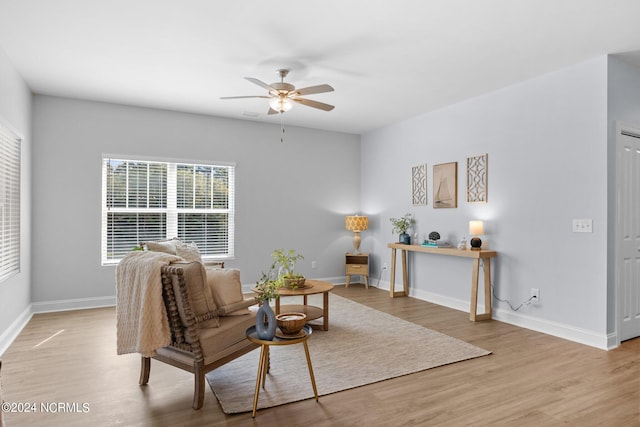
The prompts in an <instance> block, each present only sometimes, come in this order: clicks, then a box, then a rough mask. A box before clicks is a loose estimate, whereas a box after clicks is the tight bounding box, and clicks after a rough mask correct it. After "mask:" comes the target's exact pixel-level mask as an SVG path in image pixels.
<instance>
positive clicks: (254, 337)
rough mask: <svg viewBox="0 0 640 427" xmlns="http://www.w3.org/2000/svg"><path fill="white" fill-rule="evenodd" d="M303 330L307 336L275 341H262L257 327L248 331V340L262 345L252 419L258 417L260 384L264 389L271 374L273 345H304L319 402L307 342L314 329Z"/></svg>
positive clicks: (275, 339) (312, 382) (314, 392)
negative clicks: (270, 359) (270, 350)
mask: <svg viewBox="0 0 640 427" xmlns="http://www.w3.org/2000/svg"><path fill="white" fill-rule="evenodd" d="M303 330H304V331H305V335H304V336H303V337H300V338H293V339H286V338H278V337H274V338H273V340H271V341H268V340H261V339H260V338H258V334H257V333H256V327H255V326H252V327H250V328H249V329H247V339H248V340H249V341H251V342H253V343H255V344H259V345H260V362H259V363H258V376H257V377H256V391H255V393H254V395H253V414H252V417H253V418H255V417H256V411H257V408H258V396H259V395H260V384H261V383H262V388H264V386H265V383H266V381H267V372H269V348H270V347H271V346H272V345H293V344H299V343H302V344H303V345H304V354H305V355H306V356H307V366H308V367H309V376H310V377H311V385H312V386H313V395H314V396H315V398H316V402H317V401H318V389H317V388H316V378H315V377H314V376H313V367H312V366H311V356H309V347H308V346H307V340H308V339H309V336H310V335H311V334H312V333H313V329H312V328H311V326H309V325H305V326H304V328H303Z"/></svg>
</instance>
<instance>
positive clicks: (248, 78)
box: [245, 77, 277, 92]
mask: <svg viewBox="0 0 640 427" xmlns="http://www.w3.org/2000/svg"><path fill="white" fill-rule="evenodd" d="M245 79H247V80H249V81H250V82H251V83H254V84H257V85H258V86H260V87H263V88H265V89H266V90H268V91H272V90H274V91H275V89H274V88H272V87H271V86H269V85H268V84H266V83H265V82H263V81H262V80H258V79H254V78H253V77H245ZM276 92H277V91H276Z"/></svg>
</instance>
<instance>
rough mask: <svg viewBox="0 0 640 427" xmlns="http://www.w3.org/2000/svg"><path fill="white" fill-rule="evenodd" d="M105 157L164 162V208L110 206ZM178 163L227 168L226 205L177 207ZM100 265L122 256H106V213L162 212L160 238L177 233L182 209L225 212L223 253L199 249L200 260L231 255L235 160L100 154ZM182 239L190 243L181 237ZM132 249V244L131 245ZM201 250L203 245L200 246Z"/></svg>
mask: <svg viewBox="0 0 640 427" xmlns="http://www.w3.org/2000/svg"><path fill="white" fill-rule="evenodd" d="M109 160H118V161H126V162H139V163H163V164H166V165H167V187H166V194H167V207H166V208H130V207H125V208H110V207H108V206H107V167H106V166H107V163H108V162H109ZM178 165H187V166H206V167H219V168H226V169H227V170H228V200H227V208H211V209H208V208H178V206H177V204H178V200H177V199H178V197H177V169H178ZM101 167H102V223H101V235H102V247H101V257H102V265H115V264H117V263H118V262H120V259H122V258H111V257H109V256H108V254H107V252H108V236H107V231H108V215H109V213H112V212H113V213H166V234H165V236H163V237H162V238H164V239H171V238H175V237H178V215H179V214H182V213H192V214H202V213H204V214H225V215H226V216H227V227H226V233H227V242H226V243H227V252H226V253H224V254H215V255H209V254H206V253H202V258H203V260H206V261H209V260H226V259H233V258H234V256H235V163H229V162H202V161H193V160H177V159H159V158H149V157H141V156H127V155H110V154H103V155H102V166H101ZM185 243H191V242H190V241H185ZM132 249H133V248H132ZM200 249H201V252H203V248H200Z"/></svg>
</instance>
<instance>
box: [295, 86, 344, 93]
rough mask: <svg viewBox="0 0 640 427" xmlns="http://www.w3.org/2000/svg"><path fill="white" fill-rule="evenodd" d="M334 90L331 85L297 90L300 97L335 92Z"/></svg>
mask: <svg viewBox="0 0 640 427" xmlns="http://www.w3.org/2000/svg"><path fill="white" fill-rule="evenodd" d="M333 90H334V89H333V88H332V87H331V86H329V85H317V86H309V87H303V88H302V89H297V90H296V91H295V92H297V94H298V95H311V94H313V93H325V92H333Z"/></svg>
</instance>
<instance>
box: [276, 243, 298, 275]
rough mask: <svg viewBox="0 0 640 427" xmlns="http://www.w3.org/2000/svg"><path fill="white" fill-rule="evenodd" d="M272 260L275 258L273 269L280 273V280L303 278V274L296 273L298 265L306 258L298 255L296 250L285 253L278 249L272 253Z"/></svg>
mask: <svg viewBox="0 0 640 427" xmlns="http://www.w3.org/2000/svg"><path fill="white" fill-rule="evenodd" d="M271 258H273V264H272V265H271V269H272V270H275V271H277V272H278V279H281V278H287V279H292V278H297V277H302V274H298V273H296V272H295V268H296V263H297V262H298V261H301V260H303V259H304V257H303V256H302V255H301V254H297V253H296V251H295V250H293V249H290V250H289V251H288V252H285V251H284V250H283V249H276V250H275V251H273V252H272V253H271Z"/></svg>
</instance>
